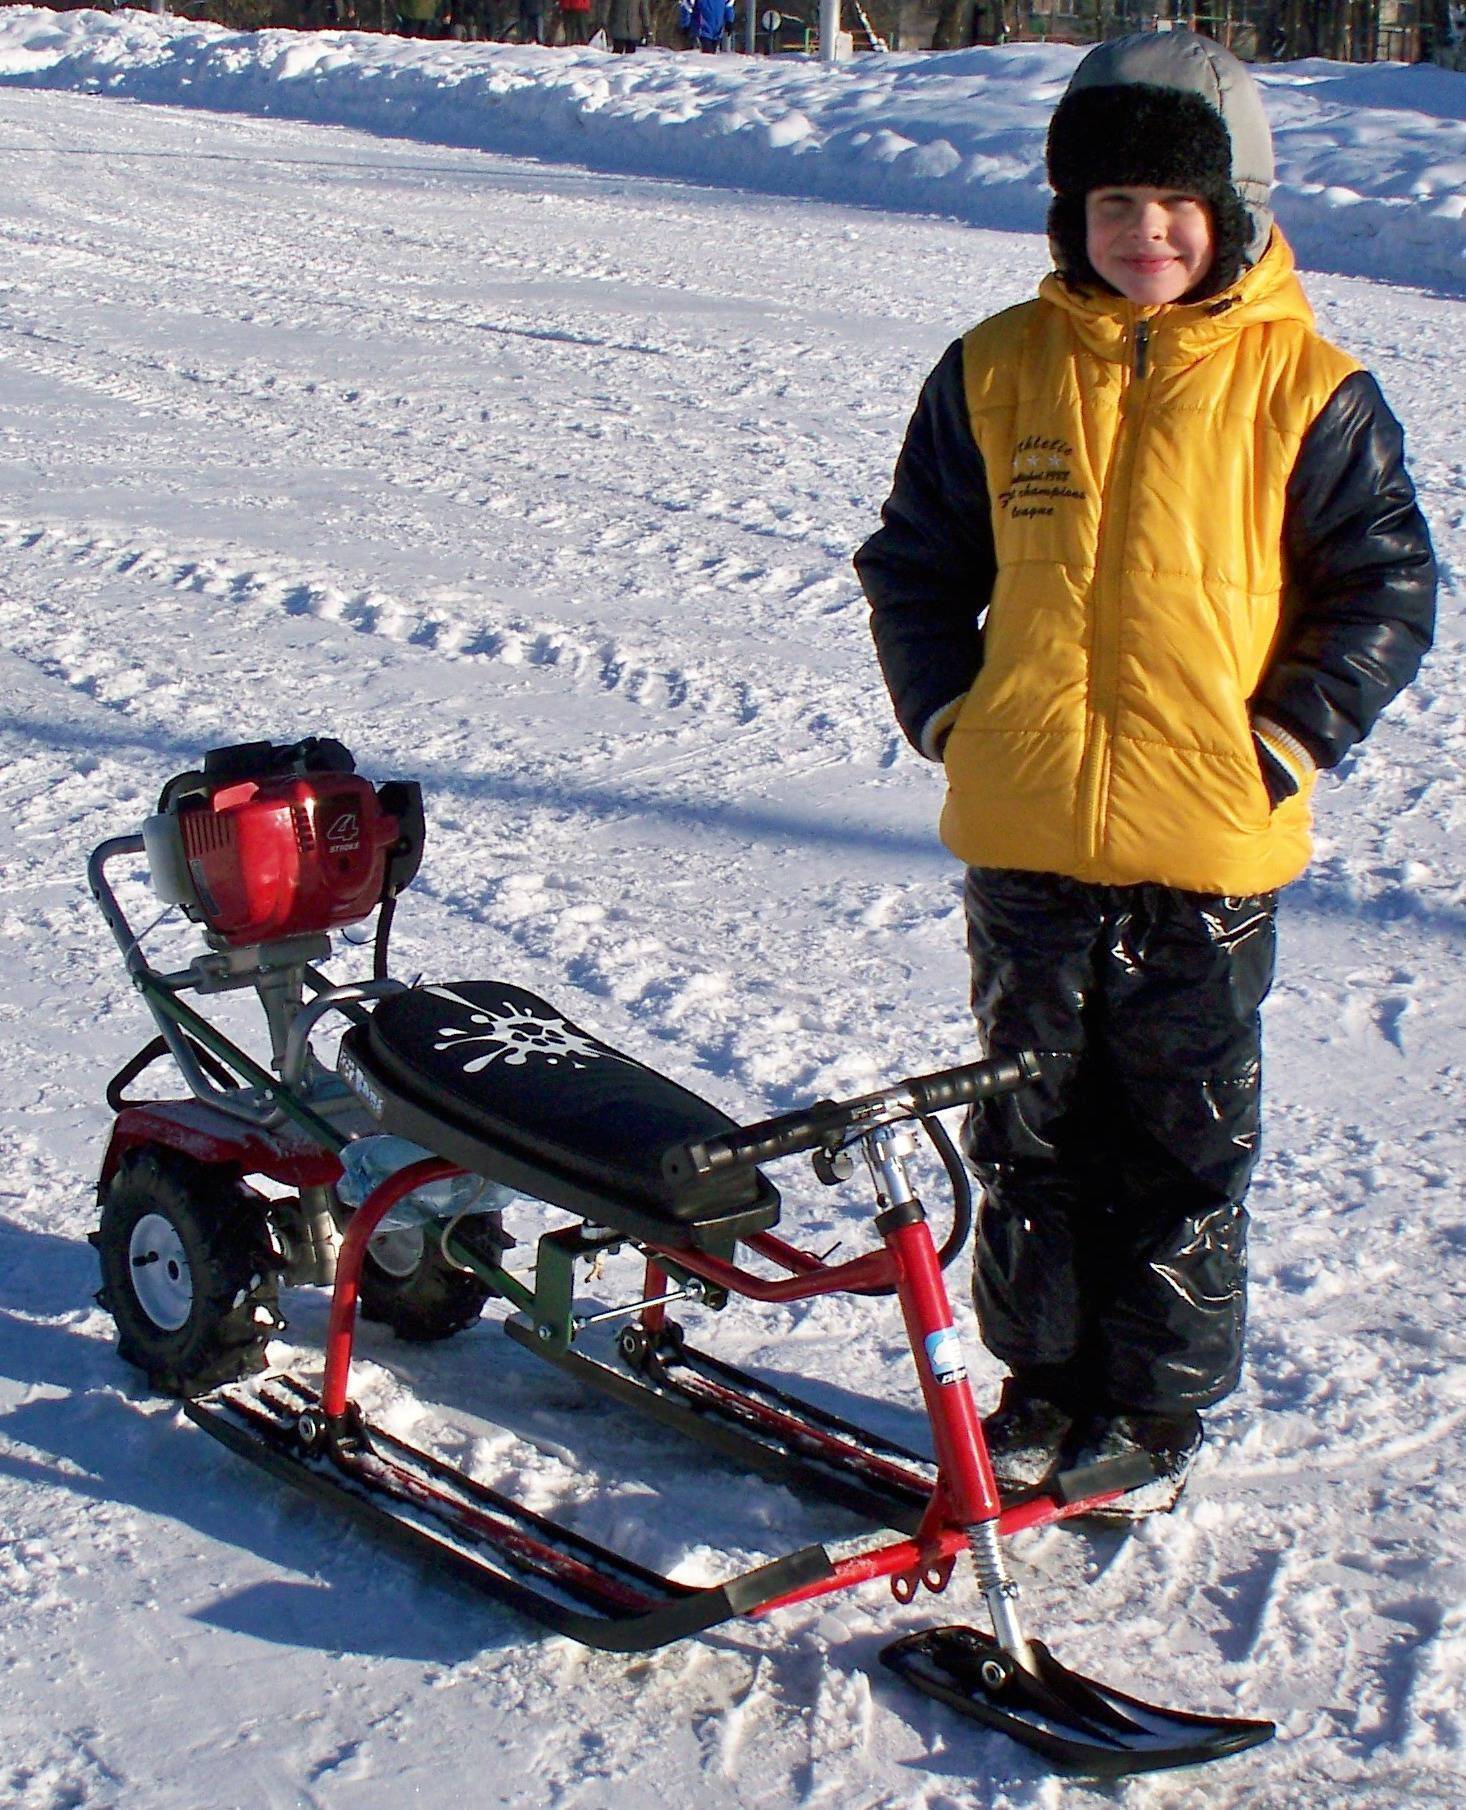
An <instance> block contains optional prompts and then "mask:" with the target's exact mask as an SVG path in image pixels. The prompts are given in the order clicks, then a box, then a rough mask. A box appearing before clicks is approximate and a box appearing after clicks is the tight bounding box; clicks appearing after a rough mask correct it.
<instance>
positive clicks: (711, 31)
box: [677, 0, 734, 56]
mask: <svg viewBox="0 0 1466 1810" xmlns="http://www.w3.org/2000/svg"><path fill="white" fill-rule="evenodd" d="M733 17H734V14H733V0H682V4H681V8H680V10H679V13H678V20H677V22H678V24H679V25H680V26H681V27H682V29H683V31H684V32H685V33H686V34H687V38H688V41H689V47H691V46H692V45H696V47H697V48H698V49H699V50H700V51H702V52H704V53H705V54H706V55H709V56H712V55H716V53H717V52H718V51H720V50H721V49H722V48H723V39H724V37H725V36H726V35H727V34H728V33H729V32H731V31H732V29H733Z"/></svg>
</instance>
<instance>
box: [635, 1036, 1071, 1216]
mask: <svg viewBox="0 0 1466 1810" xmlns="http://www.w3.org/2000/svg"><path fill="white" fill-rule="evenodd" d="M1038 1073H1039V1065H1038V1057H1037V1056H1036V1055H1035V1054H1034V1052H1033V1051H1032V1050H1020V1051H1019V1052H1018V1054H1017V1055H1014V1056H998V1057H989V1058H988V1059H987V1060H986V1061H983V1062H968V1063H964V1064H963V1065H962V1066H961V1067H960V1068H945V1069H941V1070H939V1071H938V1072H937V1073H935V1074H931V1075H911V1076H908V1077H907V1079H906V1080H904V1081H898V1082H897V1083H896V1084H895V1086H893V1087H885V1088H882V1089H881V1090H880V1091H879V1092H877V1093H872V1094H861V1095H859V1096H858V1097H857V1098H856V1099H853V1100H817V1101H815V1103H814V1104H813V1105H812V1106H802V1107H799V1108H798V1109H797V1110H796V1111H794V1112H786V1113H781V1114H780V1115H779V1116H778V1117H777V1118H773V1119H764V1120H763V1121H761V1122H760V1123H759V1124H757V1125H748V1126H744V1127H743V1128H742V1129H740V1130H738V1131H730V1132H726V1133H724V1134H723V1136H721V1137H716V1138H708V1139H707V1140H706V1141H705V1142H703V1143H698V1144H679V1145H678V1146H677V1147H676V1148H675V1149H672V1150H669V1151H668V1152H667V1153H666V1155H665V1156H664V1157H663V1158H662V1174H663V1176H664V1177H665V1179H666V1180H667V1181H668V1182H669V1183H670V1184H671V1185H672V1186H673V1187H680V1186H685V1185H686V1184H688V1183H690V1182H692V1181H694V1180H698V1179H701V1178H703V1177H705V1176H709V1175H717V1174H722V1173H725V1172H726V1171H728V1170H730V1169H754V1168H757V1167H758V1166H759V1165H760V1164H762V1163H772V1162H776V1161H777V1160H778V1159H779V1158H780V1157H782V1156H794V1155H796V1154H797V1153H798V1152H799V1151H801V1150H821V1149H829V1148H834V1147H838V1146H839V1145H841V1144H844V1143H847V1142H849V1141H850V1134H851V1133H854V1134H855V1135H857V1136H859V1135H860V1134H861V1133H863V1132H866V1131H873V1130H875V1129H876V1128H877V1127H878V1126H881V1125H891V1124H895V1123H897V1122H898V1121H900V1120H901V1119H924V1118H929V1117H930V1116H931V1115H932V1114H933V1113H937V1112H942V1111H944V1110H945V1109H946V1108H947V1107H949V1106H966V1105H970V1104H971V1103H972V1102H973V1101H974V1100H986V1099H990V1098H991V1097H992V1096H993V1095H994V1094H1004V1093H1011V1092H1012V1091H1013V1090H1014V1089H1015V1088H1019V1087H1025V1086H1027V1084H1028V1083H1029V1082H1030V1081H1033V1080H1036V1079H1037V1077H1038Z"/></svg>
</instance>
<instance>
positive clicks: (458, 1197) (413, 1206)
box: [336, 1132, 515, 1226]
mask: <svg viewBox="0 0 1466 1810" xmlns="http://www.w3.org/2000/svg"><path fill="white" fill-rule="evenodd" d="M434 1154H435V1153H434V1152H433V1151H431V1150H424V1149H423V1147H422V1145H421V1144H414V1143H412V1142H411V1141H410V1139H408V1138H399V1137H393V1136H391V1135H390V1134H389V1133H387V1132H380V1133H378V1134H377V1135H376V1136H374V1137H369V1138H356V1139H354V1140H353V1141H352V1142H351V1143H349V1144H348V1145H347V1146H346V1148H345V1149H344V1150H343V1151H342V1152H341V1180H340V1181H339V1182H338V1183H337V1184H336V1192H337V1193H338V1194H339V1195H340V1196H341V1198H342V1200H343V1201H344V1202H345V1203H346V1205H347V1206H348V1207H359V1206H361V1205H362V1204H363V1203H364V1202H365V1200H366V1198H367V1196H368V1195H369V1194H371V1193H372V1191H373V1190H374V1189H375V1188H379V1187H380V1186H381V1184H382V1183H383V1182H384V1181H386V1180H387V1179H388V1177H389V1176H393V1175H396V1174H397V1173H398V1172H399V1171H400V1170H403V1169H406V1168H407V1167H408V1165H409V1164H411V1163H418V1162H421V1161H422V1159H423V1158H424V1157H427V1156H432V1155H434ZM514 1198H515V1197H514V1195H513V1193H512V1192H511V1191H510V1190H509V1189H508V1188H506V1187H503V1186H502V1185H501V1184H500V1183H499V1182H492V1181H490V1180H489V1179H488V1178H487V1177H486V1176H483V1175H453V1176H449V1177H448V1179H447V1180H446V1181H439V1182H429V1183H428V1184H427V1186H426V1187H423V1188H414V1189H413V1191H412V1193H411V1194H407V1195H404V1196H403V1198H402V1199H401V1200H399V1201H398V1203H397V1205H396V1206H395V1207H393V1208H392V1210H391V1211H390V1212H389V1213H388V1214H387V1216H386V1218H385V1219H384V1220H383V1221H382V1224H383V1225H384V1226H416V1225H422V1224H423V1223H424V1221H426V1220H430V1219H452V1218H454V1217H455V1216H456V1215H458V1214H460V1213H496V1212H498V1211H499V1209H500V1208H501V1207H505V1206H507V1205H508V1204H509V1202H510V1201H511V1200H513V1199H514Z"/></svg>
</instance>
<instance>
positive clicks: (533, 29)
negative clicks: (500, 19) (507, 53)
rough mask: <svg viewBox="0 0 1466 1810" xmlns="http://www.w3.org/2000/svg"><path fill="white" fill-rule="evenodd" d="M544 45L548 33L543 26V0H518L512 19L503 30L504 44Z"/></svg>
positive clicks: (547, 38)
mask: <svg viewBox="0 0 1466 1810" xmlns="http://www.w3.org/2000/svg"><path fill="white" fill-rule="evenodd" d="M511 41H517V42H518V43H520V44H545V43H548V41H549V32H548V30H547V28H546V25H545V0H519V3H518V8H517V11H516V14H515V16H514V18H513V19H512V20H511V21H510V23H509V24H508V25H506V26H505V28H504V42H505V43H506V44H507V43H509V42H511Z"/></svg>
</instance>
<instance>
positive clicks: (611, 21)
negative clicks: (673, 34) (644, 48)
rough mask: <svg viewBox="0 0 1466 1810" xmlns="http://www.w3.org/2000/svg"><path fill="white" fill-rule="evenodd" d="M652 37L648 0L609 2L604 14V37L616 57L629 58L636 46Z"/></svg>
mask: <svg viewBox="0 0 1466 1810" xmlns="http://www.w3.org/2000/svg"><path fill="white" fill-rule="evenodd" d="M651 35H652V13H651V6H650V4H649V0H611V5H610V8H609V10H608V11H607V13H606V36H607V37H608V38H609V39H610V40H611V50H612V52H613V53H614V54H615V55H616V56H618V57H624V56H630V54H631V53H632V52H633V51H634V50H635V49H636V47H637V45H638V44H645V42H646V41H647V39H648V38H649V37H650V36H651Z"/></svg>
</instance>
